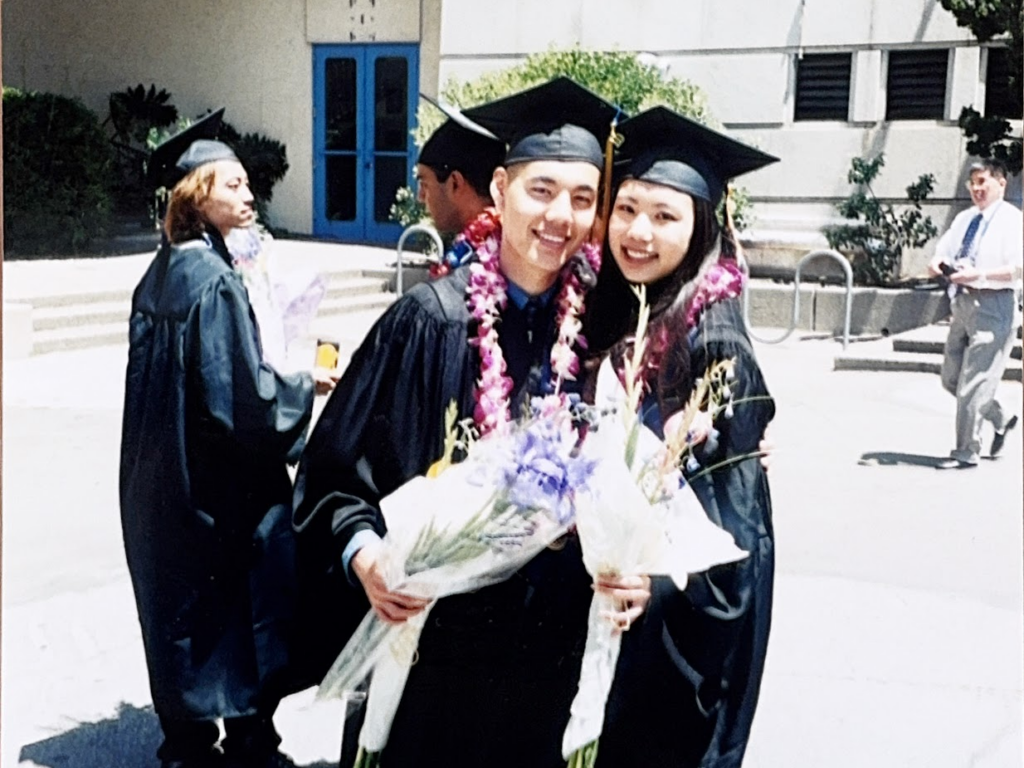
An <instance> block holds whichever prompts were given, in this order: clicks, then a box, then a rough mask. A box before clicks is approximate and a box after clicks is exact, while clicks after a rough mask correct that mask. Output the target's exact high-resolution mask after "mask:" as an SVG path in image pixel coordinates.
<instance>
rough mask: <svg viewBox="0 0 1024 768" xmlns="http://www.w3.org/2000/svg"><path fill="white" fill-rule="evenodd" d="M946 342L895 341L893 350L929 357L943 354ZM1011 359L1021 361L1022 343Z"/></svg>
mask: <svg viewBox="0 0 1024 768" xmlns="http://www.w3.org/2000/svg"><path fill="white" fill-rule="evenodd" d="M945 344H946V342H945V340H943V341H932V340H923V339H893V340H892V349H893V351H894V352H913V353H915V354H922V355H929V354H938V355H941V354H942V350H943V348H944V347H945ZM1010 357H1011V359H1013V360H1020V359H1021V343H1020V341H1017V343H1016V344H1014V345H1013V347H1012V348H1011V349H1010Z"/></svg>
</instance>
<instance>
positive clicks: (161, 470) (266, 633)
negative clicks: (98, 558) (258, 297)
mask: <svg viewBox="0 0 1024 768" xmlns="http://www.w3.org/2000/svg"><path fill="white" fill-rule="evenodd" d="M210 240H211V244H208V243H207V242H205V241H202V240H196V241H190V242H188V243H184V244H181V245H175V246H169V245H166V244H165V245H164V246H163V247H162V248H161V249H160V251H158V253H157V256H156V258H155V260H154V261H153V263H152V264H151V265H150V267H149V269H148V270H147V271H146V273H145V275H144V276H143V278H142V281H141V282H140V283H139V285H138V287H137V288H136V290H135V294H134V296H133V298H132V314H131V320H130V347H129V351H128V370H127V377H126V382H125V406H124V420H123V426H122V436H121V472H120V494H121V523H122V528H123V533H124V543H125V552H126V554H127V558H128V568H129V571H130V572H131V577H132V584H133V586H134V588H135V597H136V602H137V604H138V610H139V619H140V622H141V624H142V638H143V642H144V645H145V650H146V662H147V664H148V667H149V678H150V687H151V690H152V694H153V704H154V707H155V709H156V711H157V713H158V714H159V715H160V716H161V717H163V718H169V719H179V720H209V719H213V718H216V717H234V716H240V715H249V714H254V713H256V712H257V710H260V711H261V712H262V713H265V712H266V710H267V708H268V707H269V708H270V709H271V710H272V708H273V706H274V705H275V704H276V697H277V696H278V695H279V694H280V688H279V685H281V684H282V678H281V674H282V671H283V669H284V668H285V666H286V662H287V651H286V642H285V640H286V638H285V631H286V628H287V625H288V621H289V617H290V613H291V610H292V605H293V602H294V600H295V583H294V535H293V533H292V531H291V527H290V516H291V482H290V480H289V477H288V473H287V467H286V462H288V461H289V460H292V461H294V460H295V459H297V457H298V453H299V451H300V450H301V447H302V445H303V438H304V435H305V430H306V427H307V425H308V423H309V418H310V414H311V410H312V403H313V381H312V378H311V377H310V376H309V375H308V374H296V375H293V376H282V375H280V374H278V373H276V372H275V371H274V370H273V369H272V368H270V367H269V366H267V365H266V364H264V363H262V362H261V355H260V345H259V338H258V332H257V328H256V323H255V320H254V317H253V314H252V310H251V308H250V305H249V301H248V297H247V294H246V290H245V287H244V286H243V284H242V280H241V278H240V277H239V276H238V275H237V274H235V272H234V271H233V270H232V268H231V264H230V257H229V256H228V253H227V249H226V247H225V246H224V242H223V240H222V239H221V238H220V237H219V236H218V235H216V234H213V235H211V236H210Z"/></svg>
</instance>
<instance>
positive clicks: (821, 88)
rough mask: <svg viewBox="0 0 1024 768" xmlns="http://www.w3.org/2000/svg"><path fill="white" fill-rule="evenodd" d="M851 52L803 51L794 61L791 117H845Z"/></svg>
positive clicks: (831, 118)
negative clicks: (794, 79) (793, 104)
mask: <svg viewBox="0 0 1024 768" xmlns="http://www.w3.org/2000/svg"><path fill="white" fill-rule="evenodd" d="M852 64H853V54H851V53H806V54H804V56H803V58H802V59H797V62H796V104H795V107H794V109H793V119H794V120H846V119H847V117H848V115H849V112H850V72H851V68H852Z"/></svg>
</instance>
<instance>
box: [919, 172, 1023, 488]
mask: <svg viewBox="0 0 1024 768" xmlns="http://www.w3.org/2000/svg"><path fill="white" fill-rule="evenodd" d="M1006 177H1007V172H1006V167H1005V166H1004V165H1003V164H1002V163H1001V162H1000V161H998V160H995V159H985V160H981V161H979V162H977V163H975V164H974V165H972V166H971V175H970V181H968V182H967V188H968V189H969V190H970V192H971V200H973V202H974V205H973V206H972V207H971V208H970V209H968V210H966V211H963V212H962V213H960V214H958V215H957V217H956V218H955V219H953V224H952V225H951V226H950V228H949V230H948V231H947V232H946V233H945V234H944V235H943V236H942V238H941V239H940V240H939V244H938V246H937V247H936V249H935V257H934V258H933V259H932V261H931V263H930V264H929V265H928V268H929V270H930V271H931V273H932V274H933V275H940V274H945V275H946V276H947V277H948V278H949V282H950V292H951V296H952V309H953V317H952V322H951V324H950V327H949V337H948V338H947V340H946V348H945V357H944V359H943V361H942V386H943V387H945V388H946V389H947V390H948V391H949V392H950V393H951V394H953V395H954V396H955V397H956V448H955V449H954V450H953V451H951V452H950V458H949V459H947V460H946V461H943V462H942V463H941V464H939V465H938V468H939V469H968V468H971V467H976V466H977V465H978V459H979V456H980V454H981V427H982V422H983V421H986V420H987V421H990V422H992V426H993V428H994V429H995V434H994V436H993V438H992V445H991V448H990V449H989V453H990V455H991V456H995V455H996V454H998V453H999V451H1000V450H1002V447H1003V442H1004V441H1005V439H1006V433H1007V431H1009V430H1011V429H1013V428H1014V427H1015V426H1016V425H1017V415H1016V414H1012V415H1011V414H1009V413H1007V411H1006V409H1005V408H1004V407H1003V406H1002V405H1001V404H1000V402H999V400H998V399H996V389H997V388H998V385H999V381H1000V380H1001V379H1002V376H1003V370H1004V369H1005V367H1006V361H1007V359H1008V358H1009V355H1010V348H1011V347H1012V346H1013V335H1014V333H1013V331H1014V317H1015V313H1014V309H1015V307H1016V303H1017V297H1016V289H1017V287H1018V286H1019V285H1020V280H1021V265H1022V260H1024V218H1022V216H1021V211H1020V209H1019V208H1017V207H1016V206H1014V205H1011V204H1010V203H1008V202H1007V201H1006V200H1004V199H1003V195H1004V194H1005V192H1006Z"/></svg>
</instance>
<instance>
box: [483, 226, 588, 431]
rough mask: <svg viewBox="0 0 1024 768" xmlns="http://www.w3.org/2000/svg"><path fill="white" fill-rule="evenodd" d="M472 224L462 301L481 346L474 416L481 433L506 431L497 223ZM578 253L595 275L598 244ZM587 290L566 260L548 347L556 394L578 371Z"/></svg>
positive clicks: (507, 384) (504, 298) (508, 383)
mask: <svg viewBox="0 0 1024 768" xmlns="http://www.w3.org/2000/svg"><path fill="white" fill-rule="evenodd" d="M474 224H475V225H476V226H474V227H473V228H472V229H473V231H472V232H469V231H468V230H467V232H469V235H470V242H471V244H472V245H474V246H475V249H476V254H477V259H478V260H477V261H476V262H475V263H474V264H471V265H470V268H469V270H470V276H469V286H468V287H467V289H466V304H467V306H468V307H469V312H470V314H471V315H472V317H473V319H474V320H476V321H477V333H476V338H475V339H472V340H471V341H470V343H471V344H474V345H476V346H477V347H478V348H479V350H480V380H479V381H478V382H477V389H476V408H475V410H474V413H473V419H474V421H475V422H476V426H477V430H478V431H479V433H480V436H481V437H483V436H484V435H486V434H488V433H489V432H492V431H494V430H504V429H505V428H506V427H507V425H508V424H509V421H510V420H511V411H510V407H509V395H510V394H511V392H512V379H511V377H509V375H508V373H507V367H506V365H505V356H504V355H503V354H502V351H501V345H500V344H499V343H498V330H497V327H496V325H497V322H498V319H499V318H500V317H501V313H502V311H504V309H505V306H506V305H507V303H508V292H507V287H508V283H507V282H506V280H505V276H504V275H502V273H501V269H500V263H501V223H500V222H499V221H498V219H497V217H496V216H493V215H492V216H490V217H488V219H487V220H486V221H481V220H480V219H478V220H477V221H476V222H474ZM581 252H582V255H583V257H584V258H586V260H587V262H588V263H589V264H590V267H591V268H592V269H593V270H594V272H595V273H596V272H597V271H598V270H599V269H600V267H601V249H600V247H599V246H597V245H594V244H591V243H588V244H587V245H584V246H583V248H582V249H581ZM574 258H575V257H574ZM585 293H586V291H585V289H584V287H583V286H582V284H581V283H580V279H579V277H578V276H577V275H576V273H575V271H574V270H573V269H572V259H570V260H569V262H568V263H567V264H566V266H565V267H563V269H562V274H561V289H560V290H559V292H558V298H557V299H556V306H557V314H556V318H555V322H556V327H557V328H558V338H557V339H556V340H555V344H554V345H553V346H552V348H551V375H552V378H553V380H554V386H555V391H556V392H558V391H559V390H560V389H561V385H562V382H563V381H566V380H570V381H571V380H574V379H575V377H576V374H577V373H578V372H579V367H580V362H579V358H578V357H577V355H576V352H575V350H574V346H575V345H577V344H578V345H580V346H581V347H584V348H586V340H585V339H584V338H583V336H582V335H581V334H580V329H581V327H582V325H581V323H580V315H581V314H582V313H583V298H584V295H585Z"/></svg>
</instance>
